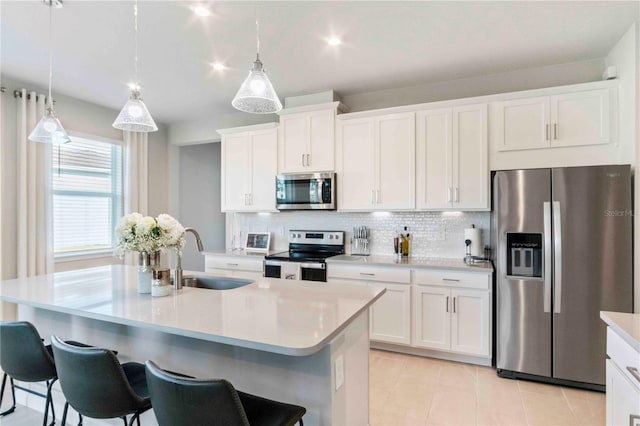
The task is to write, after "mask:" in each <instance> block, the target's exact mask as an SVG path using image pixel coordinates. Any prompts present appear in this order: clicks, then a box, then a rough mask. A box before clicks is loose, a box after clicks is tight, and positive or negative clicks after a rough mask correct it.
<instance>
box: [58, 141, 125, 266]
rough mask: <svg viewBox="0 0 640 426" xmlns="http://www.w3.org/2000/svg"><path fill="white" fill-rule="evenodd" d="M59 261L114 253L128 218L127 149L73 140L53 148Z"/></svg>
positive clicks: (108, 144)
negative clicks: (124, 194) (125, 201)
mask: <svg viewBox="0 0 640 426" xmlns="http://www.w3.org/2000/svg"><path fill="white" fill-rule="evenodd" d="M51 151H52V158H51V171H52V175H53V176H52V177H53V179H52V182H53V249H54V252H55V255H56V256H60V255H63V256H64V255H72V254H75V255H77V254H90V253H97V252H105V251H111V250H112V249H113V247H114V245H115V236H114V228H115V226H116V223H117V221H118V220H119V218H120V216H122V208H123V207H122V204H123V201H122V146H120V145H119V144H117V143H110V142H103V141H98V140H91V139H87V138H80V137H73V136H72V137H71V143H68V144H64V145H58V146H55V145H54V146H53V147H52V150H51Z"/></svg>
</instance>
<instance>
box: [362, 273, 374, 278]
mask: <svg viewBox="0 0 640 426" xmlns="http://www.w3.org/2000/svg"><path fill="white" fill-rule="evenodd" d="M360 275H366V276H368V277H375V276H376V274H372V273H369V272H360Z"/></svg>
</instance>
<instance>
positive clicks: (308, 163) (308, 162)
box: [307, 154, 311, 167]
mask: <svg viewBox="0 0 640 426" xmlns="http://www.w3.org/2000/svg"><path fill="white" fill-rule="evenodd" d="M309 155H310V154H307V167H309V166H311V160H309Z"/></svg>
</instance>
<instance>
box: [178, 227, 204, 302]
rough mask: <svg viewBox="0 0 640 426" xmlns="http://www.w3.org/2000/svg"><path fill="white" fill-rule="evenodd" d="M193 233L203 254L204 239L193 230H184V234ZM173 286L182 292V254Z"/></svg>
mask: <svg viewBox="0 0 640 426" xmlns="http://www.w3.org/2000/svg"><path fill="white" fill-rule="evenodd" d="M187 232H191V233H192V234H193V236H194V237H196V245H197V246H198V251H199V252H200V253H202V252H203V251H204V246H203V245H202V239H201V238H200V234H198V231H196V230H195V229H193V228H184V233H185V234H186V233H187ZM173 285H174V288H175V289H176V290H180V289H181V288H182V254H181V253H178V264H177V265H176V273H175V276H174V277H173Z"/></svg>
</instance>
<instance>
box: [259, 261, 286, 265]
mask: <svg viewBox="0 0 640 426" xmlns="http://www.w3.org/2000/svg"><path fill="white" fill-rule="evenodd" d="M263 262H264V265H265V266H282V262H280V261H279V260H264V261H263Z"/></svg>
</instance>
